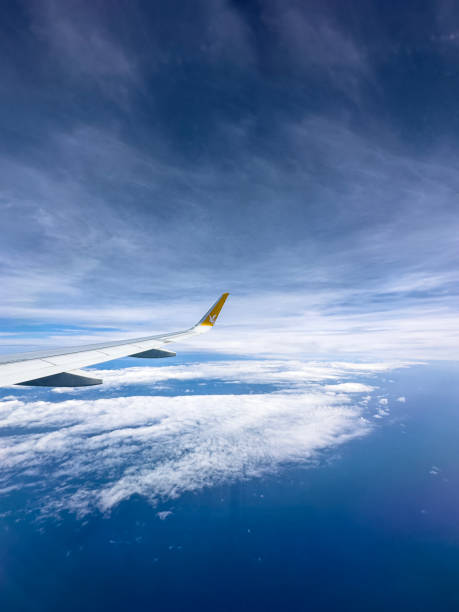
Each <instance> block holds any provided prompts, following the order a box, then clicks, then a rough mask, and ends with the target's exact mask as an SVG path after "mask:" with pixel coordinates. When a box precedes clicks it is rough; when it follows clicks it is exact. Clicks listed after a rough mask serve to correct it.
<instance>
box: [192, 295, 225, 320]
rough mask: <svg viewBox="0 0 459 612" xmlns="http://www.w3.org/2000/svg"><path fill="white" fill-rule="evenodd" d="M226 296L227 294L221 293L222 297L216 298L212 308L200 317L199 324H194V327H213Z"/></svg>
mask: <svg viewBox="0 0 459 612" xmlns="http://www.w3.org/2000/svg"><path fill="white" fill-rule="evenodd" d="M228 296H229V293H223V295H221V296H220V297H219V298H218V300H217V301H216V302H215V304H214V305H213V306H212V308H211V309H210V310H208V311H207V312H206V314H205V315H204V316H203V317H202V319H201V320H200V321H199V323H197V324H196V327H198V326H199V325H206V326H210V327H212V326H213V325H215V321H216V320H217V317H218V315H219V314H220V310H221V309H222V308H223V304H224V303H225V302H226V298H227V297H228Z"/></svg>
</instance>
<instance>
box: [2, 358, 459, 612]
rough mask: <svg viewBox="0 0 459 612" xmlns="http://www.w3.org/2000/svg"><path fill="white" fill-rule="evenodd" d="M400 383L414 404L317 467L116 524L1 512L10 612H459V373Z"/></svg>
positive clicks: (132, 505) (130, 505)
mask: <svg viewBox="0 0 459 612" xmlns="http://www.w3.org/2000/svg"><path fill="white" fill-rule="evenodd" d="M390 378H391V379H393V381H394V382H393V383H391V387H390V390H391V393H392V394H393V395H394V397H396V396H397V395H404V396H406V397H407V401H406V403H404V404H403V403H400V404H398V405H397V408H396V409H393V410H392V413H391V416H390V417H389V418H387V419H385V420H384V421H381V422H380V424H378V427H377V428H376V429H375V430H374V431H373V432H372V433H371V434H370V435H368V436H367V437H364V438H361V439H358V440H354V441H352V442H350V443H348V444H346V445H344V446H341V447H340V448H339V450H338V451H331V452H330V453H329V454H328V455H326V456H325V457H324V459H323V461H322V462H321V463H320V465H318V466H317V467H315V468H312V469H306V468H301V467H298V466H292V467H290V468H288V467H286V468H285V469H284V470H282V472H281V473H280V474H277V475H275V476H272V477H269V478H263V479H259V480H251V481H248V482H239V483H236V484H233V485H231V486H229V485H228V486H220V487H214V488H211V489H208V490H205V491H203V492H200V493H195V494H187V495H184V496H182V497H181V498H180V499H178V500H175V501H173V502H169V503H167V504H164V505H163V506H161V507H160V508H152V507H151V506H150V505H149V504H148V503H146V502H145V501H144V500H142V499H141V498H138V497H135V498H131V499H130V500H129V501H126V502H123V503H121V504H120V505H119V506H118V507H117V508H116V509H115V510H114V511H113V512H112V514H111V516H110V517H108V518H107V517H105V518H104V517H102V516H100V515H96V514H92V515H90V516H89V517H85V519H84V520H82V519H76V518H75V517H72V516H67V515H64V516H63V518H62V520H60V521H57V520H56V519H48V520H45V521H42V522H38V523H37V522H36V521H34V520H32V518H31V519H30V521H27V520H24V519H23V520H21V521H20V522H15V517H14V514H13V515H11V516H6V517H4V518H3V519H2V520H1V522H0V605H1V609H2V610H5V611H10V610H11V611H13V610H21V611H22V610H24V611H25V610H27V611H29V610H30V611H33V610H36V611H40V612H41V611H53V610H68V611H73V610H88V611H92V610H98V611H99V610H105V609H107V610H139V611H143V610H159V611H162V610H181V611H182V610H200V611H204V610H212V611H224V610H251V611H253V610H276V611H277V610H292V611H293V610H295V611H296V610H311V611H316V610H352V611H355V610H357V611H358V610H362V611H363V610H365V611H369V610H376V611H378V610H416V611H423V610H426V611H427V610H428V611H432V610H441V611H449V610H451V611H452V610H459V589H458V579H459V367H458V365H457V364H440V365H428V366H416V367H413V368H409V369H404V370H398V371H396V372H393V373H391V374H390ZM433 466H435V467H434V469H433ZM430 472H433V473H430ZM23 495H26V492H23ZM158 509H160V510H162V511H165V510H171V511H172V512H173V513H172V514H171V515H170V516H168V517H167V518H166V520H160V519H159V518H158V517H157V515H156V513H157V512H158Z"/></svg>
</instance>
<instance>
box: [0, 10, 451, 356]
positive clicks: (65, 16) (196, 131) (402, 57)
mask: <svg viewBox="0 0 459 612" xmlns="http://www.w3.org/2000/svg"><path fill="white" fill-rule="evenodd" d="M2 9H3V10H2V19H1V20H0V70H1V75H2V78H1V79H0V95H1V101H2V104H1V112H0V155H1V158H0V173H1V174H0V215H1V217H0V223H1V228H2V234H1V235H2V239H1V242H0V282H1V286H2V298H3V299H2V300H1V303H0V321H1V328H2V330H3V331H4V334H5V335H3V337H2V338H1V342H2V345H3V350H6V349H8V350H13V349H14V347H15V346H16V345H18V344H24V343H27V342H30V343H32V344H39V343H42V342H52V343H54V344H56V343H59V342H60V343H62V339H61V338H58V337H56V336H54V337H51V338H49V333H50V331H52V332H53V334H54V333H55V332H58V333H59V334H60V335H61V334H67V333H71V336H72V339H73V341H74V342H77V341H83V340H84V338H86V337H88V336H91V335H93V334H94V333H95V334H96V335H97V337H106V336H107V335H110V337H115V336H116V335H117V334H118V335H119V333H120V332H121V331H122V332H123V333H126V334H127V333H131V332H134V331H138V330H140V328H141V329H142V331H144V330H145V329H146V328H152V329H153V328H154V329H168V328H169V329H170V328H171V326H172V327H173V326H174V325H177V326H180V325H181V324H188V323H192V322H193V318H194V317H199V316H200V315H201V310H205V308H206V307H207V306H208V304H207V302H208V301H211V300H213V299H215V297H216V296H217V295H218V294H219V293H220V292H221V291H224V290H228V291H230V292H231V293H232V299H231V302H229V303H228V308H227V311H226V315H225V316H226V324H227V326H228V329H229V331H228V333H226V335H225V333H224V332H222V334H223V335H222V343H223V344H224V345H225V348H227V347H229V349H230V350H231V351H233V352H239V353H240V352H246V351H247V350H249V351H251V352H253V353H257V354H261V353H263V352H265V353H270V352H271V353H274V354H279V353H282V352H283V351H286V352H294V353H299V354H305V353H308V354H310V353H314V354H317V353H319V354H324V355H330V354H333V355H334V354H336V353H337V352H338V353H340V352H351V353H358V354H362V353H365V354H367V353H369V352H371V353H372V354H374V355H372V356H380V355H383V356H388V355H389V356H392V355H396V356H397V357H398V356H403V357H410V358H411V357H416V358H425V357H429V358H431V357H434V358H448V357H454V356H456V354H457V353H456V347H457V342H458V340H459V338H458V335H457V334H458V332H457V329H458V323H459V317H458V316H457V314H456V312H457V294H458V290H457V281H458V276H459V274H458V271H457V270H458V263H459V262H458V259H459V257H458V254H459V250H458V244H457V242H458V239H457V236H458V229H459V227H458V226H459V219H458V213H457V210H458V193H459V175H458V172H457V167H458V162H459V151H458V146H457V135H458V121H459V113H458V110H457V100H458V98H459V9H458V8H457V5H455V3H454V2H450V1H445V0H442V1H439V2H435V3H432V2H403V3H388V2H382V1H381V2H376V1H373V2H368V1H364V2H356V1H352V2H345V3H344V2H338V1H336V2H327V1H325V2H323V1H321V2H308V1H301V2H300V1H298V2H296V1H292V0H265V1H258V2H250V1H246V2H229V1H224V0H215V1H212V2H204V1H196V2H192V3H190V2H183V1H181V2H179V1H175V0H172V1H168V2H156V3H151V2H68V1H65V2H62V1H37V2H33V3H30V2H25V3H21V2H5V3H3V7H2ZM51 325H52V326H51ZM56 326H57V327H56ZM70 326H72V327H70ZM94 326H105V327H106V328H108V329H107V330H103V329H96V330H94ZM244 326H246V327H244ZM241 329H242V332H241ZM91 330H92V331H91ZM267 330H268V331H267ZM42 332H43V337H42ZM267 333H269V334H270V335H269V338H268V340H266V334H267ZM9 334H12V335H9ZM66 341H67V340H66ZM247 345H249V347H247ZM203 346H204V348H205V345H203ZM21 348H22V347H21Z"/></svg>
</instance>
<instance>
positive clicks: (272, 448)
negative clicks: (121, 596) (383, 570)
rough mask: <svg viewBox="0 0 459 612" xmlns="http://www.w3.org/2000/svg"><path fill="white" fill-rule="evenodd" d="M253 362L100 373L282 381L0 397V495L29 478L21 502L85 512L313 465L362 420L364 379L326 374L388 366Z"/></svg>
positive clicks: (365, 426)
mask: <svg viewBox="0 0 459 612" xmlns="http://www.w3.org/2000/svg"><path fill="white" fill-rule="evenodd" d="M261 364H262V362H252V364H251V365H252V369H251V370H250V368H249V365H250V362H242V363H241V362H226V363H209V364H205V367H204V364H194V365H193V366H177V367H175V368H174V367H162V368H132V369H127V370H116V371H112V372H110V371H106V372H104V375H106V376H107V381H108V382H109V383H110V377H111V380H112V382H113V383H115V381H116V383H117V384H122V383H128V384H137V383H141V382H146V381H149V382H151V381H153V380H155V381H158V380H166V379H169V380H173V379H175V380H177V379H182V380H183V379H184V378H185V379H187V380H190V381H191V382H190V384H192V382H193V381H194V382H196V383H199V379H200V378H201V377H202V376H203V375H204V373H205V374H206V377H207V378H208V379H210V380H212V379H217V378H223V382H222V385H223V388H224V379H225V373H226V377H227V379H229V378H232V380H243V379H244V378H245V380H247V381H251V382H259V383H268V384H269V383H271V384H272V383H276V384H278V383H280V389H281V390H277V391H274V392H271V393H269V392H266V393H260V394H242V395H233V394H231V395H186V396H175V397H159V396H148V395H139V394H138V393H139V387H135V391H136V392H137V395H134V396H131V397H125V396H120V397H114V398H103V399H102V398H101V399H93V400H85V399H67V400H65V401H60V402H59V401H58V402H50V401H29V402H28V401H26V400H25V399H24V397H26V396H21V397H19V398H13V397H12V396H11V395H9V396H6V397H5V398H4V399H3V401H0V428H1V429H0V430H1V437H0V465H1V468H0V491H2V493H3V495H9V494H11V492H12V491H14V490H16V491H17V490H21V489H24V488H25V487H28V491H29V492H31V494H30V495H28V499H29V504H30V508H29V509H30V510H37V503H39V506H40V509H41V512H43V513H44V514H45V515H46V514H49V513H52V514H53V513H57V512H59V511H61V510H70V511H73V512H76V513H77V514H80V515H82V514H85V513H87V512H90V511H93V510H94V509H98V510H100V511H102V512H108V511H110V510H111V509H112V508H113V507H114V506H116V505H117V504H119V503H120V502H121V501H123V500H126V499H128V498H129V497H130V496H132V495H134V494H139V495H142V496H144V497H145V498H147V499H148V500H150V501H151V502H152V503H153V504H156V503H158V502H160V501H165V500H170V499H174V498H177V497H178V496H180V495H181V494H183V493H185V492H189V491H197V490H200V489H202V488H204V487H209V486H213V485H217V484H221V483H224V482H231V481H234V480H236V479H245V478H252V477H258V476H262V475H263V474H266V473H273V472H276V471H277V470H279V469H280V468H281V467H282V466H283V465H285V464H289V463H292V462H293V463H301V464H310V463H312V462H314V461H315V460H316V459H317V457H318V453H320V451H322V450H324V449H326V448H330V447H334V446H337V445H340V444H342V443H344V442H346V441H348V440H350V439H352V438H355V437H357V436H361V435H364V434H365V433H367V432H368V431H369V429H370V426H369V423H368V420H367V418H365V410H367V406H366V403H365V402H358V398H356V396H355V395H354V394H355V393H357V392H363V391H365V392H368V391H369V390H372V389H373V387H371V386H369V385H365V384H362V383H358V382H355V381H354V380H347V382H337V383H336V384H328V383H330V381H331V380H332V381H333V380H337V379H341V380H342V379H343V378H344V379H349V378H351V377H352V378H356V377H358V376H359V375H362V374H365V375H369V374H372V373H374V372H377V371H381V370H384V369H387V368H388V367H389V366H384V365H382V364H366V365H365V364H360V365H359V364H329V365H327V364H323V363H322V364H319V363H317V364H304V365H303V368H302V369H301V368H300V366H299V364H298V363H297V362H291V363H289V364H286V363H281V362H264V363H263V365H261ZM394 365H395V364H392V367H394ZM235 374H237V376H235ZM148 376H149V378H148ZM283 383H287V384H286V386H285V387H284V384H283ZM277 388H278V389H279V386H278V387H277ZM196 389H204V388H203V386H198V385H196V386H195V387H194V390H196ZM43 475H46V477H43ZM34 492H35V493H36V494H37V495H34V494H33V493H34ZM33 499H39V502H33Z"/></svg>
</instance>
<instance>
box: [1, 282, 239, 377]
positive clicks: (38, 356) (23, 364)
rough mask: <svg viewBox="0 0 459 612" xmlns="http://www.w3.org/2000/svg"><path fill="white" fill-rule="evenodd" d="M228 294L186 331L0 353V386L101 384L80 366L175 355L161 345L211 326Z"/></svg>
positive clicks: (204, 330) (205, 329) (195, 333)
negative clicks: (134, 358)
mask: <svg viewBox="0 0 459 612" xmlns="http://www.w3.org/2000/svg"><path fill="white" fill-rule="evenodd" d="M228 295H229V294H228V293H223V295H221V296H220V298H219V299H218V300H217V301H216V302H215V304H214V305H213V306H212V307H211V308H210V309H209V310H208V311H207V312H206V314H205V315H204V316H203V317H202V319H201V320H200V321H198V323H196V325H193V327H190V328H189V329H185V330H183V331H178V332H171V333H168V334H160V335H157V336H147V337H145V338H135V339H132V340H121V341H115V342H105V343H102V344H89V345H86V346H76V347H65V348H62V349H55V350H50V351H40V352H35V353H22V354H16V355H0V386H7V385H27V386H35V385H37V386H46V387H80V386H89V385H97V384H101V383H102V380H100V379H98V378H91V377H90V376H88V374H89V372H84V371H80V368H84V367H87V366H90V365H95V364H98V363H103V362H105V361H111V360H112V359H119V358H120V357H141V358H149V359H151V358H161V357H172V356H174V355H175V353H174V352H173V351H169V350H165V349H162V348H161V347H162V345H164V344H168V343H169V342H176V341H177V340H184V339H185V338H189V337H190V336H195V335H197V334H202V333H205V332H207V331H209V330H210V329H212V327H213V326H214V325H215V322H216V320H217V318H218V315H219V314H220V311H221V309H222V308H223V304H224V303H225V301H226V298H227V297H228Z"/></svg>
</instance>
